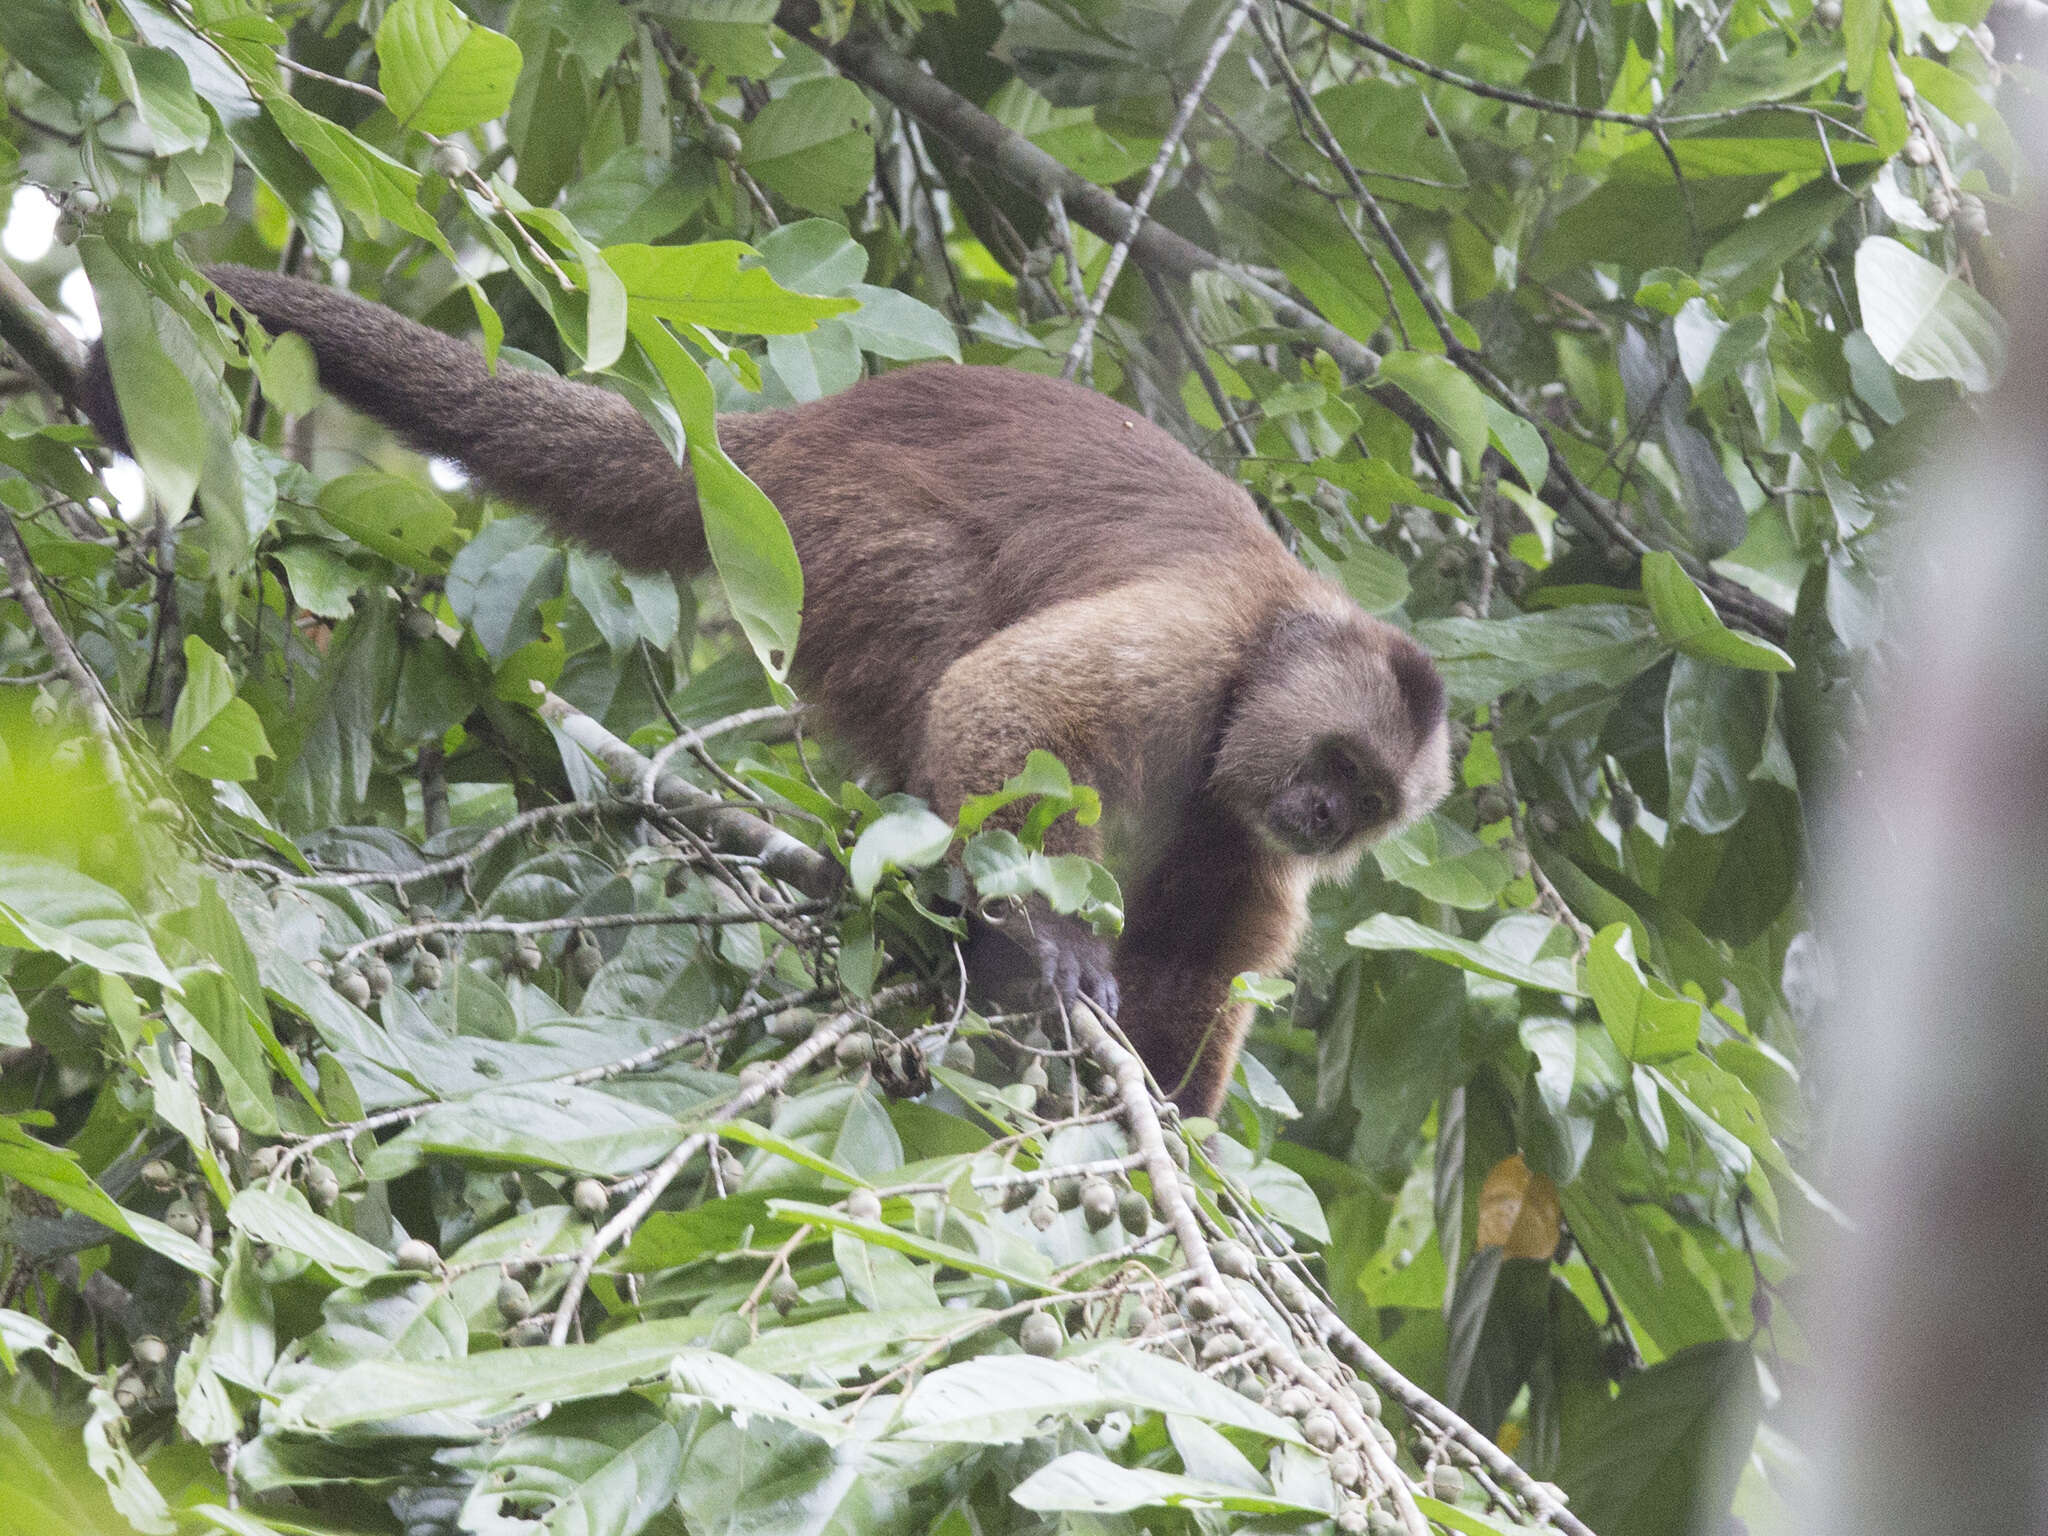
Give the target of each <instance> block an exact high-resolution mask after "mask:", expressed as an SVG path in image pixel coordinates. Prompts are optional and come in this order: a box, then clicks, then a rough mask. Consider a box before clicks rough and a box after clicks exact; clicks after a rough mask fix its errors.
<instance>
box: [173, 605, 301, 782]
mask: <svg viewBox="0 0 2048 1536" xmlns="http://www.w3.org/2000/svg"><path fill="white" fill-rule="evenodd" d="M164 751H165V755H166V756H168V757H169V758H170V760H171V766H172V767H174V768H182V769H184V770H185V771H186V772H187V773H196V774H198V775H199V776H200V777H201V778H206V779H253V778H254V777H256V759H257V758H259V757H274V756H276V753H274V752H272V751H271V749H270V739H269V737H267V736H265V735H264V734H263V721H262V720H261V719H260V718H259V717H258V715H257V713H256V711H255V709H254V708H252V707H251V706H250V704H249V703H248V701H247V700H245V699H240V698H237V697H236V696H235V677H234V674H233V673H232V672H230V671H229V670H228V664H227V662H225V661H224V660H222V659H221V656H220V653H219V652H218V651H216V650H214V649H213V647H212V646H210V645H208V644H207V643H206V642H205V641H204V640H202V639H200V638H199V637H198V636H197V635H187V636H186V637H185V686H184V687H183V688H182V689H180V690H179V692H178V707H177V710H176V712H175V713H174V714H173V715H172V716H171V739H170V741H169V743H168V744H167V745H166V746H165V748H164Z"/></svg>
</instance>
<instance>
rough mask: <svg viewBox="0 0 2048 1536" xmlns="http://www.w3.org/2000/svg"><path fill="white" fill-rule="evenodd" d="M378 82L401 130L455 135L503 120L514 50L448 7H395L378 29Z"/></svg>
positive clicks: (408, 2) (406, 2) (432, 3)
mask: <svg viewBox="0 0 2048 1536" xmlns="http://www.w3.org/2000/svg"><path fill="white" fill-rule="evenodd" d="M377 65H378V73H377V83H378V85H379V86H380V87H381V88H382V90H383V92H384V100H385V102H386V103H387V104H388V105H389V106H390V108H391V115H392V116H393V117H395V118H397V119H398V121H399V126H401V127H404V128H417V129H418V130H419V131H420V132H421V133H431V134H443V133H459V132H461V131H462V130H463V129H465V128H474V127H476V126H477V125H478V124H479V123H485V122H489V121H490V120H491V119H492V118H494V117H499V116H502V115H503V113H504V111H505V109H506V108H507V107H509V106H511V104H512V88H513V86H515V85H516V84H517V83H518V81H519V65H520V54H519V45H518V44H517V43H515V42H513V41H512V39H511V38H509V37H506V36H505V35H504V34H503V33H501V32H493V31H492V30H491V29H490V28H489V27H480V26H478V25H477V24H476V23H475V22H473V21H471V20H470V19H469V18H468V17H467V16H465V15H463V14H462V12H461V10H459V9H458V8H457V7H456V6H455V5H454V4H453V3H452V0H396V3H395V4H394V5H392V7H391V8H390V9H389V10H388V11H386V12H385V13H384V19H383V21H381V22H379V23H378V25H377Z"/></svg>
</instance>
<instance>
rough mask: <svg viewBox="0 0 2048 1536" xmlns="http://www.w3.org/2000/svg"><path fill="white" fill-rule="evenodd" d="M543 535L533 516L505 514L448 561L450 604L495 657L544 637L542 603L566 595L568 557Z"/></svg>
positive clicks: (509, 652)
mask: <svg viewBox="0 0 2048 1536" xmlns="http://www.w3.org/2000/svg"><path fill="white" fill-rule="evenodd" d="M538 536H539V529H538V528H537V527H536V526H535V525H534V523H532V522H531V521H530V520H529V519H526V518H523V517H518V518H500V519H499V520H498V521H496V522H493V523H491V524H490V525H489V526H487V527H486V528H484V530H483V531H482V532H481V533H479V534H478V535H477V536H476V537H475V538H473V539H471V540H470V541H469V543H468V544H466V545H464V546H463V549H462V552H461V553H460V554H458V555H457V556H456V557H455V559H454V562H453V563H452V564H451V565H450V566H449V567H448V589H447V590H448V606H449V607H450V608H452V609H454V610H455V616H456V617H457V618H459V619H461V620H462V622H463V623H465V624H467V625H468V626H469V627H470V629H471V631H472V632H474V633H475V635H476V638H477V641H478V643H480V644H481V645H482V646H483V648H484V651H485V652H486V653H487V654H488V655H489V656H490V658H491V660H492V661H495V662H503V661H504V660H505V659H506V658H507V657H508V656H510V655H511V654H512V653H513V652H514V651H517V650H518V649H519V648H520V647H522V646H526V645H531V644H532V643H533V642H534V641H536V640H538V639H540V637H541V634H542V625H541V614H540V605H541V604H542V603H544V602H547V601H549V600H550V599H552V598H556V597H559V596H560V595H561V592H562V582H563V578H564V573H565V572H566V570H567V568H568V567H567V562H566V561H565V560H564V558H563V556H562V552H561V550H559V549H557V548H555V547H554V546H553V545H552V544H544V543H539V542H536V540H537V538H538Z"/></svg>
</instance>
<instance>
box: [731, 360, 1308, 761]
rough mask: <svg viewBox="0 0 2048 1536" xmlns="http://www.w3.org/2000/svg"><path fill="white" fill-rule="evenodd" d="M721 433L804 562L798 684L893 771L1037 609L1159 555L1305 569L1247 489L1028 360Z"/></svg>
mask: <svg viewBox="0 0 2048 1536" xmlns="http://www.w3.org/2000/svg"><path fill="white" fill-rule="evenodd" d="M719 434H720V437H721V439H722V440H723V441H724V442H725V444H726V446H727V448H728V450H729V451H730V452H731V453H732V455H733V457H734V459H735V460H737V461H738V462H739V464H740V465H741V467H742V468H744V469H745V470H746V471H747V473H748V474H749V475H751V476H752V477H753V479H754V480H755V482H756V483H757V484H759V485H760V487H761V488H762V489H763V490H764V491H766V492H767V493H768V495H769V497H770V498H771V499H772V500H773V501H774V502H775V504H776V506H777V507H779V508H780V509H781V511H782V515H783V517H784V519H785V520H786V521H787V523H788V524H789V529H790V534H791V537H792V538H793V539H794V540H795V542H796V547H797V554H798V557H799V558H800V559H801V561H802V562H803V569H804V581H805V586H806V592H807V599H806V602H805V605H804V606H805V617H804V633H803V638H802V640H801V641H800V642H799V652H798V657H797V665H798V669H799V672H800V675H801V677H802V680H803V682H804V685H805V690H806V692H807V693H809V694H810V695H811V696H813V697H815V698H817V699H818V700H819V702H820V703H822V704H823V705H824V706H825V708H826V709H827V711H828V713H829V714H830V715H831V716H832V717H833V719H834V723H835V725H836V726H837V727H838V728H839V729H840V730H841V731H842V732H844V733H846V734H848V735H850V736H851V737H852V738H853V739H854V740H855V742H856V743H857V744H859V745H860V746H861V747H862V748H863V750H864V753H865V754H867V755H870V756H872V757H874V758H875V759H877V760H878V761H879V762H880V764H881V765H882V766H885V767H888V768H892V769H894V768H900V767H902V766H904V765H902V764H900V763H898V762H896V761H893V760H892V759H893V758H894V756H895V753H896V752H897V751H899V750H901V749H902V744H904V743H906V742H907V741H909V740H913V739H914V738H915V732H914V730H913V729H911V727H914V725H915V720H914V719H909V718H906V715H907V714H908V713H910V712H911V711H913V710H915V709H917V708H919V707H921V703H922V700H923V699H924V698H925V697H926V696H928V695H929V693H930V691H931V689H932V688H933V687H934V686H936V684H937V682H938V679H939V676H940V674H942V673H943V672H944V671H945V669H946V667H947V666H949V665H950V664H951V663H952V662H953V661H954V660H955V659H957V658H958V657H960V656H963V655H965V654H966V653H967V652H969V651H971V650H973V649H974V648H975V647H976V646H977V645H979V644H981V642H982V641H983V640H985V639H987V638H988V637H989V636H990V635H992V634H994V633H995V632H996V631H997V630H999V629H1003V628H1006V627H1008V626H1009V625H1012V624H1014V623H1016V622H1018V621H1019V620H1020V619H1023V618H1025V617H1027V616H1029V615H1030V614H1033V613H1036V612H1038V611H1040V610H1042V609H1045V608H1048V607H1051V606H1052V605H1054V604H1056V603H1061V602H1065V601H1068V600H1071V599H1074V598H1080V597H1087V596H1091V595H1093V594H1095V593H1097V592H1100V591H1102V590H1104V589H1105V588H1109V587H1115V586H1120V585H1123V584H1125V583H1127V582H1131V581H1134V580H1136V579H1138V578H1140V577H1142V576H1145V575H1147V574H1149V573H1153V572H1156V571H1158V570H1161V569H1163V568H1166V567H1171V566H1188V565H1206V566H1212V567H1214V568H1215V569H1216V570H1217V571H1218V572H1219V573H1227V576H1228V579H1230V580H1232V581H1235V582H1239V583H1243V584H1245V585H1246V586H1248V587H1250V588H1254V589H1258V590H1260V591H1262V592H1269V591H1270V590H1271V589H1272V587H1273V585H1274V584H1275V583H1278V584H1281V585H1288V586H1291V585H1292V584H1294V583H1295V582H1304V583H1306V582H1308V581H1310V580H1311V579H1312V578H1310V577H1309V576H1308V574H1307V573H1306V572H1305V571H1303V570H1302V568H1301V567H1300V566H1299V565H1298V564H1297V563H1296V562H1295V561H1294V560H1293V558H1292V557H1291V556H1290V555H1288V554H1287V552H1286V551H1285V549H1284V548H1282V546H1281V544H1280V542H1279V540H1278V539H1276V538H1275V537H1274V536H1273V535H1272V533H1271V532H1270V531H1269V530H1268V529H1267V528H1266V526H1265V524H1264V522H1263V520H1262V519H1261V518H1260V516H1259V513H1258V509H1257V508H1256V507H1255V506H1254V505H1253V504H1252V501H1251V498H1250V497H1249V496H1248V495H1246V494H1245V492H1244V491H1243V489H1242V488H1241V487H1239V486H1237V485H1236V484H1234V483H1233V482H1231V481H1230V480H1228V479H1226V478H1225V477H1224V476H1222V475H1221V474H1219V473H1217V472H1216V471H1215V470H1214V469H1212V468H1210V467H1209V466H1208V465H1207V464H1204V463H1203V462H1202V461H1201V460H1200V459H1198V458H1197V457H1195V455H1194V454H1192V453H1190V452H1189V451H1188V450H1187V449H1186V448H1184V447H1183V446H1182V445H1181V444H1180V443H1178V442H1176V441H1175V440H1174V439H1173V438H1172V437H1171V436H1169V435H1168V434H1167V433H1165V432H1163V431H1161V430H1160V429H1159V428H1158V427H1155V426H1154V425H1153V424H1152V423H1151V422H1149V421H1147V420H1146V419H1145V418H1144V417H1143V416H1142V415H1140V414H1139V413H1137V412H1136V411H1133V410H1131V409H1129V408H1128V407H1126V406H1124V405H1122V404H1120V403H1118V402H1117V401H1115V400H1112V399H1110V398H1109V397H1107V396H1105V395H1100V394H1097V393H1095V392H1094V391H1093V390H1089V389H1084V388H1081V387H1080V386H1078V385H1074V384H1069V383H1065V382H1063V381H1061V380H1059V379H1054V378H1048V377H1045V376H1043V375H1039V374H1033V373H1025V372H1022V371H1020V370H1017V369H1010V368H989V367H963V366H954V365H946V364H937V365H932V366H929V367H921V368H908V369H903V370H900V371H898V372H894V373H888V374H884V375H882V376H880V377H879V378H873V379H868V380H864V381H863V382H862V383H860V384H857V385H856V386H854V387H853V388H852V389H849V390H847V391H845V392H844V393H842V394H839V395H835V396H832V397H830V398H828V399H825V400H821V401H817V402H815V403H812V404H808V405H804V406H800V407H797V408H795V409H793V410H788V411H778V412H772V413H766V414H764V415H760V416H744V415H742V416H726V417H722V418H721V419H720V422H719Z"/></svg>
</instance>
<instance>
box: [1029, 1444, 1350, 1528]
mask: <svg viewBox="0 0 2048 1536" xmlns="http://www.w3.org/2000/svg"><path fill="white" fill-rule="evenodd" d="M1010 1497H1011V1498H1012V1499H1014V1500H1016V1502H1017V1503H1019V1504H1021V1505H1023V1506H1024V1507H1025V1508H1026V1509H1034V1510H1038V1511H1041V1512H1053V1511H1065V1512H1072V1513H1076V1514H1097V1515H1114V1514H1125V1513H1128V1512H1129V1511H1131V1510H1134V1509H1226V1510H1235V1511H1238V1512H1240V1513H1243V1514H1251V1515H1278V1514H1300V1515H1312V1516H1327V1514H1328V1513H1329V1512H1328V1511H1327V1510H1324V1509H1319V1508H1317V1507H1316V1506H1315V1505H1313V1504H1297V1503H1295V1502H1294V1501H1293V1500H1292V1499H1283V1498H1278V1497H1276V1496H1274V1495H1273V1494H1270V1493H1263V1492H1257V1491H1254V1490H1250V1489H1246V1488H1241V1487H1236V1486H1233V1485H1231V1484H1228V1483H1212V1482H1205V1481H1203V1480H1202V1479H1200V1478H1194V1477H1183V1476H1181V1475H1180V1474H1179V1473H1177V1472H1161V1471H1157V1470H1156V1469H1154V1468H1151V1467H1125V1466H1119V1465H1118V1464H1117V1463H1116V1462H1113V1461H1111V1460H1109V1459H1108V1458H1107V1457H1105V1456H1103V1455H1101V1454H1100V1453H1098V1452H1094V1451H1070V1452H1068V1453H1067V1454H1066V1455H1064V1456H1062V1457H1060V1458H1059V1459H1058V1460H1057V1461H1054V1462H1051V1463H1049V1464H1048V1465H1046V1466H1043V1467H1040V1468H1039V1469H1038V1470H1037V1471H1036V1472H1034V1473H1032V1474H1031V1475H1030V1476H1029V1477H1027V1478H1025V1479H1024V1481H1023V1482H1021V1483H1019V1484H1018V1485H1017V1486H1016V1487H1015V1488H1013V1489H1011V1490H1010Z"/></svg>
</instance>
